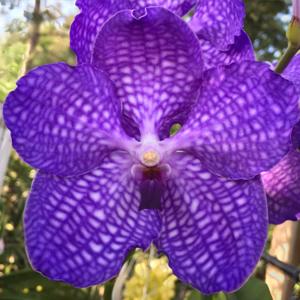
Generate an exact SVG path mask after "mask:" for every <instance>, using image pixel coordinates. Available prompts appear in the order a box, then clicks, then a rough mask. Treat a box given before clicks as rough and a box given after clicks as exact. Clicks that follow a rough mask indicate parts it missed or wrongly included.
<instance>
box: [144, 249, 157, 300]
mask: <svg viewBox="0 0 300 300" xmlns="http://www.w3.org/2000/svg"><path fill="white" fill-rule="evenodd" d="M154 257H155V247H154V245H153V244H151V245H150V250H149V257H148V264H147V271H146V272H147V273H146V282H145V285H144V288H143V295H142V299H141V300H147V299H148V290H149V284H150V276H151V274H150V273H151V265H150V262H151V260H152V259H153V258H154Z"/></svg>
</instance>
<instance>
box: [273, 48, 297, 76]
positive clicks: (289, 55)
mask: <svg viewBox="0 0 300 300" xmlns="http://www.w3.org/2000/svg"><path fill="white" fill-rule="evenodd" d="M298 50H299V48H298V47H295V46H293V45H291V44H289V46H288V48H287V50H286V51H285V53H284V54H283V56H282V57H281V59H280V60H279V62H278V64H277V66H276V67H275V70H274V71H275V72H276V73H278V74H281V73H282V72H283V71H284V70H285V68H286V67H287V66H288V65H289V63H290V62H291V60H292V59H293V57H294V56H295V55H296V54H297V52H298Z"/></svg>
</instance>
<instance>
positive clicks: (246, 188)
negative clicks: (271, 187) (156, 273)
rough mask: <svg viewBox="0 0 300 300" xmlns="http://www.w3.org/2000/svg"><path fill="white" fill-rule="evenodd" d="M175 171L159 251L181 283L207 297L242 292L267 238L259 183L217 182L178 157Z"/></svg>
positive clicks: (168, 190) (185, 157)
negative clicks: (223, 292)
mask: <svg viewBox="0 0 300 300" xmlns="http://www.w3.org/2000/svg"><path fill="white" fill-rule="evenodd" d="M172 166H173V177H172V178H171V179H170V180H169V181H168V185H167V188H166V193H165V196H164V198H163V201H162V203H163V210H162V212H161V218H162V229H161V232H160V235H159V238H158V239H157V241H156V245H157V248H158V250H160V251H162V252H164V253H166V255H167V256H168V258H169V264H170V266H171V268H172V269H173V271H174V273H175V274H176V275H177V276H178V277H179V278H180V279H181V280H183V281H184V282H186V283H188V284H191V285H192V286H193V287H194V288H197V289H199V290H201V291H202V292H204V293H213V292H218V291H220V290H222V291H233V290H235V289H237V288H239V287H240V286H241V285H242V283H243V282H244V281H245V280H246V279H247V278H248V277H249V275H250V273H251V272H252V270H253V269H254V267H255V265H256V263H257V261H258V259H259V257H260V255H261V252H262V250H263V247H264V243H265V240H266V237H267V207H266V200H265V194H264V191H263V188H262V184H261V181H260V179H259V178H254V179H252V180H248V181H241V180H239V181H232V180H228V179H225V178H221V177H217V176H215V175H213V174H212V173H210V172H209V171H208V170H207V169H206V168H205V167H204V166H203V165H202V163H201V162H200V161H199V160H198V159H197V158H195V157H193V156H191V155H188V154H185V153H181V154H178V155H176V156H174V162H173V164H172ZM204 274H205V275H204Z"/></svg>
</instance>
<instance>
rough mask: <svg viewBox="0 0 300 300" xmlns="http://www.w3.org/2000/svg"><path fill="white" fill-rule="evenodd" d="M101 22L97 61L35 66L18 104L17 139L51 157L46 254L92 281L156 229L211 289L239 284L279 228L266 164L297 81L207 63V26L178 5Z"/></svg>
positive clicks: (45, 194) (44, 194)
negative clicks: (197, 27) (271, 223)
mask: <svg viewBox="0 0 300 300" xmlns="http://www.w3.org/2000/svg"><path fill="white" fill-rule="evenodd" d="M90 22H93V19H91V20H90ZM95 30H97V35H96V37H95V38H94V40H93V41H92V44H93V45H89V41H90V40H89V39H86V40H84V41H83V40H82V41H81V43H82V44H84V43H87V48H86V49H91V53H90V54H89V57H90V58H89V59H88V60H87V61H85V62H84V63H82V64H80V65H77V66H75V67H70V66H68V65H66V64H63V63H57V64H52V65H46V66H42V67H39V68H36V69H34V70H33V71H31V72H29V73H28V74H27V75H26V76H24V77H23V78H21V79H20V80H19V81H18V86H17V88H16V90H15V91H13V92H12V93H10V94H9V96H8V98H7V100H6V102H5V105H4V117H5V122H6V124H7V126H8V128H9V129H10V130H11V133H12V139H13V144H14V147H15V149H16V150H17V151H18V153H19V154H20V156H21V157H22V158H23V159H24V160H25V161H26V162H27V163H29V164H30V165H32V166H33V167H35V168H37V169H39V171H38V173H37V176H36V178H35V180H34V183H33V186H32V190H31V193H30V196H29V199H28V202H27V205H26V211H25V240H26V248H27V253H28V255H29V258H30V261H31V264H32V266H33V267H34V268H35V269H36V270H38V271H39V272H41V273H42V274H44V275H45V276H47V277H49V278H51V279H54V280H62V281H65V282H68V283H70V284H72V285H74V286H76V287H86V286H90V285H93V284H98V283H102V282H104V281H106V280H108V279H110V278H112V277H113V276H115V275H116V274H117V273H118V272H119V270H120V268H121V266H122V263H123V261H124V259H125V258H126V255H127V254H128V252H129V251H130V250H132V249H134V248H135V247H140V248H142V249H147V248H148V247H149V245H150V244H151V243H152V242H153V243H154V244H155V245H156V247H157V248H158V250H159V251H160V252H163V253H165V254H166V255H167V256H168V259H169V264H170V267H171V268H172V269H173V271H174V273H175V274H176V275H177V276H178V277H179V278H180V279H181V280H183V281H184V282H186V283H188V284H190V285H192V286H193V287H195V288H197V289H199V290H201V291H202V292H204V293H214V292H218V291H233V290H235V289H237V288H239V287H240V286H241V285H242V284H243V282H245V280H246V279H247V278H248V276H249V275H250V274H251V272H252V271H253V269H254V267H255V265H256V263H257V261H258V259H259V257H260V255H261V252H262V249H263V247H264V243H265V240H266V236H267V224H268V217H267V203H266V198H265V194H264V191H263V187H262V184H261V180H260V178H259V176H258V174H260V173H261V172H263V171H266V170H268V169H270V168H271V167H273V166H274V165H275V164H276V163H278V161H279V160H280V159H281V158H282V157H283V156H284V155H285V154H286V153H287V152H288V151H289V150H290V148H291V141H290V135H291V131H292V128H293V126H294V125H295V124H296V123H297V122H298V120H299V113H298V107H297V100H298V97H297V96H296V92H295V89H294V87H293V85H292V84H291V83H290V82H289V81H288V80H286V79H284V78H282V77H281V76H279V75H277V74H275V73H274V72H273V71H271V70H270V68H269V65H267V64H264V63H258V62H252V61H247V62H242V63H233V64H231V65H229V66H224V67H218V68H213V69H210V70H209V71H207V72H203V67H204V66H203V60H202V55H201V48H200V43H199V41H198V39H197V37H196V36H195V34H194V32H193V31H191V29H190V28H189V26H188V25H187V24H186V23H185V22H184V21H182V20H181V19H180V18H179V17H178V16H177V15H175V14H173V13H172V12H170V11H168V10H166V9H165V8H161V7H149V8H147V9H146V10H145V11H144V13H143V14H140V11H138V12H137V11H132V10H126V9H125V10H122V11H120V12H118V13H116V14H114V16H113V17H111V18H110V19H109V20H108V21H107V22H105V24H104V25H100V27H99V28H98V27H97V28H96V29H95ZM82 56H84V55H83V53H82ZM175 123H180V124H182V128H181V130H180V131H179V132H178V133H177V134H176V135H175V136H172V137H170V134H169V132H170V128H171V126H172V125H173V124H175Z"/></svg>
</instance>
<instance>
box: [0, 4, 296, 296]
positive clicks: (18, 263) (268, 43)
mask: <svg viewBox="0 0 300 300" xmlns="http://www.w3.org/2000/svg"><path fill="white" fill-rule="evenodd" d="M246 6H247V18H246V26H245V29H246V31H247V33H248V34H249V35H250V37H251V39H252V42H253V43H254V46H255V50H256V54H257V59H258V60H262V61H265V60H267V61H270V62H274V61H276V60H277V59H278V58H279V57H280V55H281V54H282V52H283V50H284V49H285V47H286V39H285V29H286V27H287V24H288V22H289V20H290V17H289V12H290V10H291V3H290V1H285V0H272V1H271V0H268V1H264V0H248V1H246ZM77 13H78V9H77V8H76V7H75V4H74V1H72V0H64V1H58V0H11V1H9V0H0V105H1V103H3V102H4V100H5V97H6V95H7V94H8V92H10V91H11V90H13V89H14V87H15V82H16V80H17V78H18V77H20V76H21V75H22V74H24V73H26V72H27V71H28V70H30V69H32V68H33V67H35V66H38V65H42V64H47V63H51V62H57V61H64V62H67V63H69V64H71V65H72V64H74V63H75V56H74V54H73V53H72V51H71V50H70V48H69V29H70V25H71V23H72V20H73V18H74V16H75V15H76V14H77ZM3 128H4V125H3V123H2V121H1V122H0V138H3V136H1V135H3V132H4V130H3ZM34 175H35V170H33V169H31V168H30V167H29V166H27V165H25V164H24V163H23V162H22V161H21V160H20V159H19V158H18V156H17V154H16V153H15V152H12V154H11V158H10V160H9V165H8V169H7V172H6V176H5V178H4V183H3V187H2V190H0V192H1V198H0V299H3V300H4V299H6V300H8V299H9V300H17V299H18V300H21V299H22V300H23V299H24V300H27V299H28V300H29V299H30V300H34V299H42V300H48V299H49V300H68V299H70V300H71V299H72V300H73V299H74V300H75V299H76V300H80V299H105V300H108V299H125V300H146V299H147V300H171V299H174V300H176V299H178V300H185V299H186V300H201V299H214V300H217V299H219V300H222V299H223V300H224V299H239V300H247V299H249V300H250V299H251V300H256V299H257V300H268V299H271V298H270V294H269V291H268V288H267V286H266V285H265V284H264V282H263V279H264V276H265V265H264V263H263V262H262V261H261V262H260V263H259V265H258V267H257V271H256V273H255V276H253V278H252V279H251V280H250V281H249V283H248V284H247V285H246V286H245V287H244V288H242V289H241V290H240V291H238V292H237V293H236V294H235V295H233V296H232V295H231V296H230V295H225V294H219V295H214V296H211V297H208V296H204V295H200V294H199V293H198V292H196V291H194V290H192V289H191V288H190V287H188V286H186V285H184V284H182V283H180V282H179V281H178V280H177V278H176V277H175V276H174V275H173V274H172V272H171V270H170V269H169V267H168V265H167V259H166V258H165V257H161V256H159V255H158V254H157V253H156V252H155V250H152V251H150V252H149V253H146V254H144V253H142V252H140V251H137V252H135V253H131V254H130V256H129V257H128V259H127V261H126V263H125V265H124V267H123V269H122V272H121V274H120V276H119V277H118V278H117V279H112V280H111V281H109V282H108V283H106V284H105V285H103V286H96V287H91V288H87V289H74V288H72V287H70V286H67V285H64V284H60V283H56V282H50V281H48V280H47V279H45V278H43V277H42V276H41V275H39V274H38V273H35V272H34V271H32V269H31V267H30V265H29V262H28V260H27V257H26V253H25V249H24V243H23V228H22V226H23V224H22V221H23V217H22V216H23V209H24V205H25V202H26V198H27V196H28V192H29V189H30V185H31V181H32V179H33V178H34ZM0 188H1V186H0ZM269 234H270V236H271V234H272V230H271V229H270V233H269ZM295 293H296V294H297V286H296V287H295ZM299 299H300V298H299Z"/></svg>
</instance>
